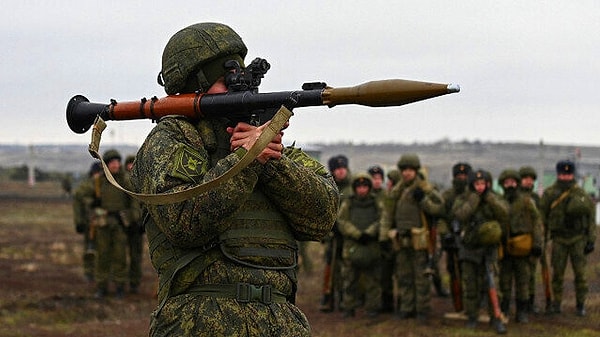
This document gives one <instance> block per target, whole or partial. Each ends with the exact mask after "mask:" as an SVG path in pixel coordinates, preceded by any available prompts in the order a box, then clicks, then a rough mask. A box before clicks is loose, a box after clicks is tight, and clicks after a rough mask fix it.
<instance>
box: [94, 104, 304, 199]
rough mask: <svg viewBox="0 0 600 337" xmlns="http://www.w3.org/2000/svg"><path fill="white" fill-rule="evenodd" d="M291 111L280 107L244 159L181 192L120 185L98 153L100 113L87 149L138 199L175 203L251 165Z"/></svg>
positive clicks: (103, 125) (101, 129)
mask: <svg viewBox="0 0 600 337" xmlns="http://www.w3.org/2000/svg"><path fill="white" fill-rule="evenodd" d="M292 115H293V113H292V112H291V111H290V110H288V109H287V108H286V107H284V106H283V105H282V106H281V108H279V110H278V111H277V113H276V114H275V116H274V117H273V119H271V122H270V123H269V125H268V127H267V128H266V129H265V131H264V132H263V133H262V134H261V135H260V137H259V138H258V139H257V140H256V143H254V145H253V146H252V147H251V148H250V150H248V152H247V153H246V154H245V155H244V156H243V157H242V159H240V161H239V162H237V163H236V164H235V165H234V166H233V167H231V168H230V169H229V170H228V171H227V172H225V173H223V174H222V175H220V176H218V177H217V178H215V179H213V180H210V181H207V182H206V183H204V184H200V185H198V186H194V187H191V188H189V189H186V190H183V191H179V192H173V193H158V194H143V193H135V192H132V191H128V190H126V189H125V188H123V187H122V186H121V185H119V183H118V182H117V181H116V180H115V179H114V177H113V176H112V174H111V173H110V171H109V170H108V166H106V164H105V163H104V161H102V160H101V158H102V157H101V156H100V154H99V153H98V150H99V147H100V138H101V136H102V132H103V131H104V129H105V128H106V123H105V122H104V120H103V119H102V118H101V117H100V116H98V117H96V121H95V122H94V127H93V129H92V140H91V143H90V145H89V148H88V151H89V152H90V154H91V155H92V157H94V158H97V159H100V162H101V163H102V167H103V169H104V174H105V175H106V178H107V179H108V181H109V182H110V183H111V184H112V185H113V186H115V187H116V188H117V189H119V190H121V191H123V192H125V193H127V194H129V195H130V196H132V197H133V198H135V199H137V200H139V201H142V202H144V203H146V204H151V205H165V204H174V203H177V202H181V201H184V200H188V199H191V198H193V197H195V196H197V195H200V194H202V193H204V192H206V191H210V190H211V189H214V188H216V187H217V186H219V185H220V184H222V183H223V182H225V181H226V180H227V179H229V178H231V177H233V176H235V175H236V174H238V173H239V172H240V171H241V170H243V169H244V168H245V167H246V166H248V165H250V163H252V162H253V161H254V159H255V158H256V157H257V156H258V155H259V154H260V153H261V152H262V150H264V148H265V147H267V145H269V143H270V142H271V140H272V139H273V137H275V135H277V133H278V132H279V131H280V130H281V128H283V126H284V124H285V123H286V122H287V121H288V120H289V119H290V117H291V116H292Z"/></svg>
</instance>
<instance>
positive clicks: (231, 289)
mask: <svg viewBox="0 0 600 337" xmlns="http://www.w3.org/2000/svg"><path fill="white" fill-rule="evenodd" d="M186 293H190V294H198V295H204V296H212V297H221V298H231V299H235V300H236V301H238V302H240V303H248V302H261V303H263V304H271V303H285V302H287V297H286V295H285V294H284V293H282V292H280V291H279V290H277V289H275V288H273V286H271V285H270V284H265V285H260V286H257V285H254V284H250V283H235V284H198V285H192V286H191V287H190V288H189V289H188V290H186Z"/></svg>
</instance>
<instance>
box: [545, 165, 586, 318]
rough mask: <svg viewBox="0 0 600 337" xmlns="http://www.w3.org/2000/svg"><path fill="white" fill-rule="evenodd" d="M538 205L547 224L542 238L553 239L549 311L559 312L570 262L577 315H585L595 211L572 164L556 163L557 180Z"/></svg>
mask: <svg viewBox="0 0 600 337" xmlns="http://www.w3.org/2000/svg"><path fill="white" fill-rule="evenodd" d="M540 205H541V206H540V208H541V212H542V218H543V220H544V224H545V225H546V233H545V239H546V240H552V257H551V264H552V293H553V295H554V299H553V303H552V312H553V313H561V303H562V294H563V280H564V273H565V269H566V267H567V261H568V260H570V261H571V267H572V268H573V274H574V275H575V280H574V283H575V301H576V309H577V315H578V316H585V315H586V311H585V300H586V297H587V293H588V284H587V279H586V275H585V271H586V266H587V257H586V255H588V254H590V253H591V252H593V251H594V244H595V242H596V223H595V222H596V209H595V206H594V203H593V201H592V199H591V198H590V197H589V196H588V195H587V193H585V191H584V190H583V189H582V188H581V187H579V186H578V185H577V182H576V181H575V163H573V162H572V161H570V160H561V161H559V162H558V163H557V164H556V181H555V182H554V184H553V185H552V186H550V187H548V188H547V189H546V190H545V191H544V194H543V195H542V199H541V201H540Z"/></svg>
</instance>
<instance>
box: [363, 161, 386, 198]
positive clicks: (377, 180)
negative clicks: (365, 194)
mask: <svg viewBox="0 0 600 337" xmlns="http://www.w3.org/2000/svg"><path fill="white" fill-rule="evenodd" d="M367 173H369V176H371V181H372V182H373V188H372V190H371V193H373V194H375V196H376V197H378V198H383V195H384V192H385V188H384V187H383V181H384V177H385V175H384V172H383V169H382V168H381V166H379V165H373V166H371V167H369V169H368V170H367Z"/></svg>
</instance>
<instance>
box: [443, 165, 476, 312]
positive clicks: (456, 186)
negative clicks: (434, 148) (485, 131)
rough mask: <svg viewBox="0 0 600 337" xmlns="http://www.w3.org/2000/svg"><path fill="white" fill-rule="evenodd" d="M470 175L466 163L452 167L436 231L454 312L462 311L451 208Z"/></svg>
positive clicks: (465, 189)
mask: <svg viewBox="0 0 600 337" xmlns="http://www.w3.org/2000/svg"><path fill="white" fill-rule="evenodd" d="M470 173H471V165H470V164H468V163H465V162H458V163H456V164H454V165H453V166H452V187H451V188H449V189H447V190H445V191H444V192H443V193H442V198H443V199H444V208H445V213H444V216H443V217H441V218H440V219H439V221H438V229H439V232H440V237H441V238H442V248H443V249H444V250H445V251H446V269H447V270H448V273H449V275H450V279H451V283H452V286H451V287H450V288H451V291H452V298H453V300H454V306H455V310H456V311H462V290H461V289H462V285H461V280H460V270H459V269H460V267H459V262H458V255H457V254H458V247H456V244H455V243H456V238H455V237H454V233H453V228H452V222H453V221H454V217H453V216H452V206H453V205H454V202H455V201H456V198H457V197H458V196H459V195H461V194H463V193H465V191H467V189H468V185H469V182H468V180H469V174H470ZM457 229H458V228H457Z"/></svg>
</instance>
